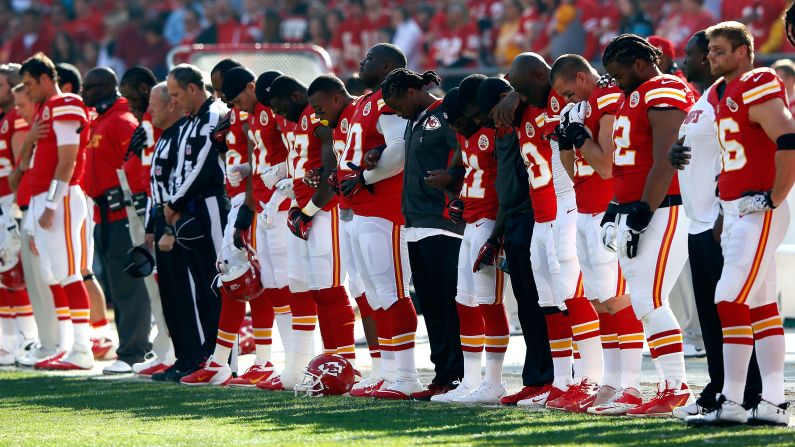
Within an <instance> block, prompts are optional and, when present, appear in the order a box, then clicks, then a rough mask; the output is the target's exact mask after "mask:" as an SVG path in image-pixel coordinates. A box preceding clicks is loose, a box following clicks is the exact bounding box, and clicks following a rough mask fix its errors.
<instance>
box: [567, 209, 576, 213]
mask: <svg viewBox="0 0 795 447" xmlns="http://www.w3.org/2000/svg"><path fill="white" fill-rule="evenodd" d="M575 210H576V208H573V209H570V210H568V211H566V214H571V213H572V212H574V211H575Z"/></svg>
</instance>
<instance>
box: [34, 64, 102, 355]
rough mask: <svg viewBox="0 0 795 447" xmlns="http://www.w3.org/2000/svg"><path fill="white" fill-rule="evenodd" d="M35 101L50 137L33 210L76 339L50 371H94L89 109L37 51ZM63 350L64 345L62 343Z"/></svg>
mask: <svg viewBox="0 0 795 447" xmlns="http://www.w3.org/2000/svg"><path fill="white" fill-rule="evenodd" d="M20 73H21V74H22V82H23V84H24V85H25V88H26V89H27V92H28V95H29V96H30V98H31V100H33V101H34V102H36V103H38V104H39V105H40V106H39V110H38V112H37V113H36V116H35V118H34V120H35V124H37V125H40V126H46V127H47V128H48V131H47V133H46V135H44V136H43V137H41V138H39V139H38V140H37V141H36V147H35V150H34V154H33V161H32V162H31V163H30V170H31V173H30V177H31V179H30V192H31V195H32V197H33V198H32V199H31V206H30V208H31V212H30V213H29V214H28V218H29V219H28V223H27V224H26V225H27V226H28V227H30V228H33V236H34V241H35V242H34V244H35V247H36V250H35V251H36V252H37V253H38V254H39V257H40V260H41V267H42V270H44V271H45V272H48V273H50V274H51V275H52V276H51V280H52V284H51V286H50V288H51V290H52V293H53V298H54V300H55V303H56V304H55V307H56V309H57V310H58V313H59V315H64V316H65V314H66V313H67V312H68V313H69V315H70V317H71V322H72V327H73V329H74V341H73V343H72V346H71V348H70V350H69V352H68V353H67V354H64V355H61V356H58V358H55V359H52V361H50V362H47V363H46V364H37V366H38V365H41V366H42V367H45V368H48V369H59V370H73V369H90V368H91V367H93V366H94V356H93V354H92V352H91V340H90V337H91V331H90V326H89V324H88V322H89V298H88V291H87V290H86V286H85V284H84V283H83V277H82V275H81V274H80V259H81V256H82V253H81V251H82V246H81V244H80V231H81V228H82V223H83V221H84V220H85V219H86V217H87V215H88V214H87V205H86V198H85V195H84V194H83V190H82V188H81V187H80V181H81V179H82V176H83V170H84V162H85V147H86V145H87V143H88V133H89V126H88V113H87V110H86V107H85V105H84V104H83V101H82V100H81V99H80V97H78V96H75V95H73V94H68V93H67V94H62V93H61V91H60V90H59V88H58V85H57V84H56V82H57V79H58V77H57V74H56V71H55V65H54V64H53V63H52V61H51V60H50V59H49V58H48V57H47V56H45V55H43V54H41V53H37V54H36V55H34V56H32V57H31V58H29V59H27V60H26V61H25V62H24V63H23V64H22V67H21V69H20ZM62 349H63V347H62Z"/></svg>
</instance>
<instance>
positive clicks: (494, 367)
mask: <svg viewBox="0 0 795 447" xmlns="http://www.w3.org/2000/svg"><path fill="white" fill-rule="evenodd" d="M504 360H505V353H504V352H486V375H485V377H484V378H483V381H484V382H487V383H490V384H492V385H501V384H502V364H503V361H504Z"/></svg>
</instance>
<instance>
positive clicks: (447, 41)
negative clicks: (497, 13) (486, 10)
mask: <svg viewBox="0 0 795 447" xmlns="http://www.w3.org/2000/svg"><path fill="white" fill-rule="evenodd" d="M479 48H480V33H479V32H478V27H477V26H476V25H475V24H474V23H467V24H466V25H464V26H461V27H459V28H456V29H450V28H449V27H444V28H442V29H441V30H439V35H438V36H437V38H436V40H435V41H434V42H432V43H431V50H430V52H431V57H430V60H432V61H436V63H437V64H438V65H441V66H445V67H446V66H450V65H452V64H454V63H455V62H456V61H458V60H459V59H461V58H462V57H465V58H468V59H470V60H471V61H472V62H471V63H470V65H476V64H477V58H478V51H479Z"/></svg>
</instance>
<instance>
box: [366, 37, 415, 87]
mask: <svg viewBox="0 0 795 447" xmlns="http://www.w3.org/2000/svg"><path fill="white" fill-rule="evenodd" d="M405 67H406V55H405V54H403V51H402V50H401V49H400V48H398V47H397V46H395V45H392V44H391V43H379V44H377V45H374V46H373V47H372V48H370V50H369V51H367V55H365V57H364V59H363V60H362V61H361V62H360V63H359V79H360V80H361V81H362V83H364V85H366V86H367V87H368V88H371V89H373V90H375V89H378V88H379V86H380V85H381V83H382V82H384V79H386V76H387V75H388V74H389V73H391V72H392V70H395V69H396V68H405Z"/></svg>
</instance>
